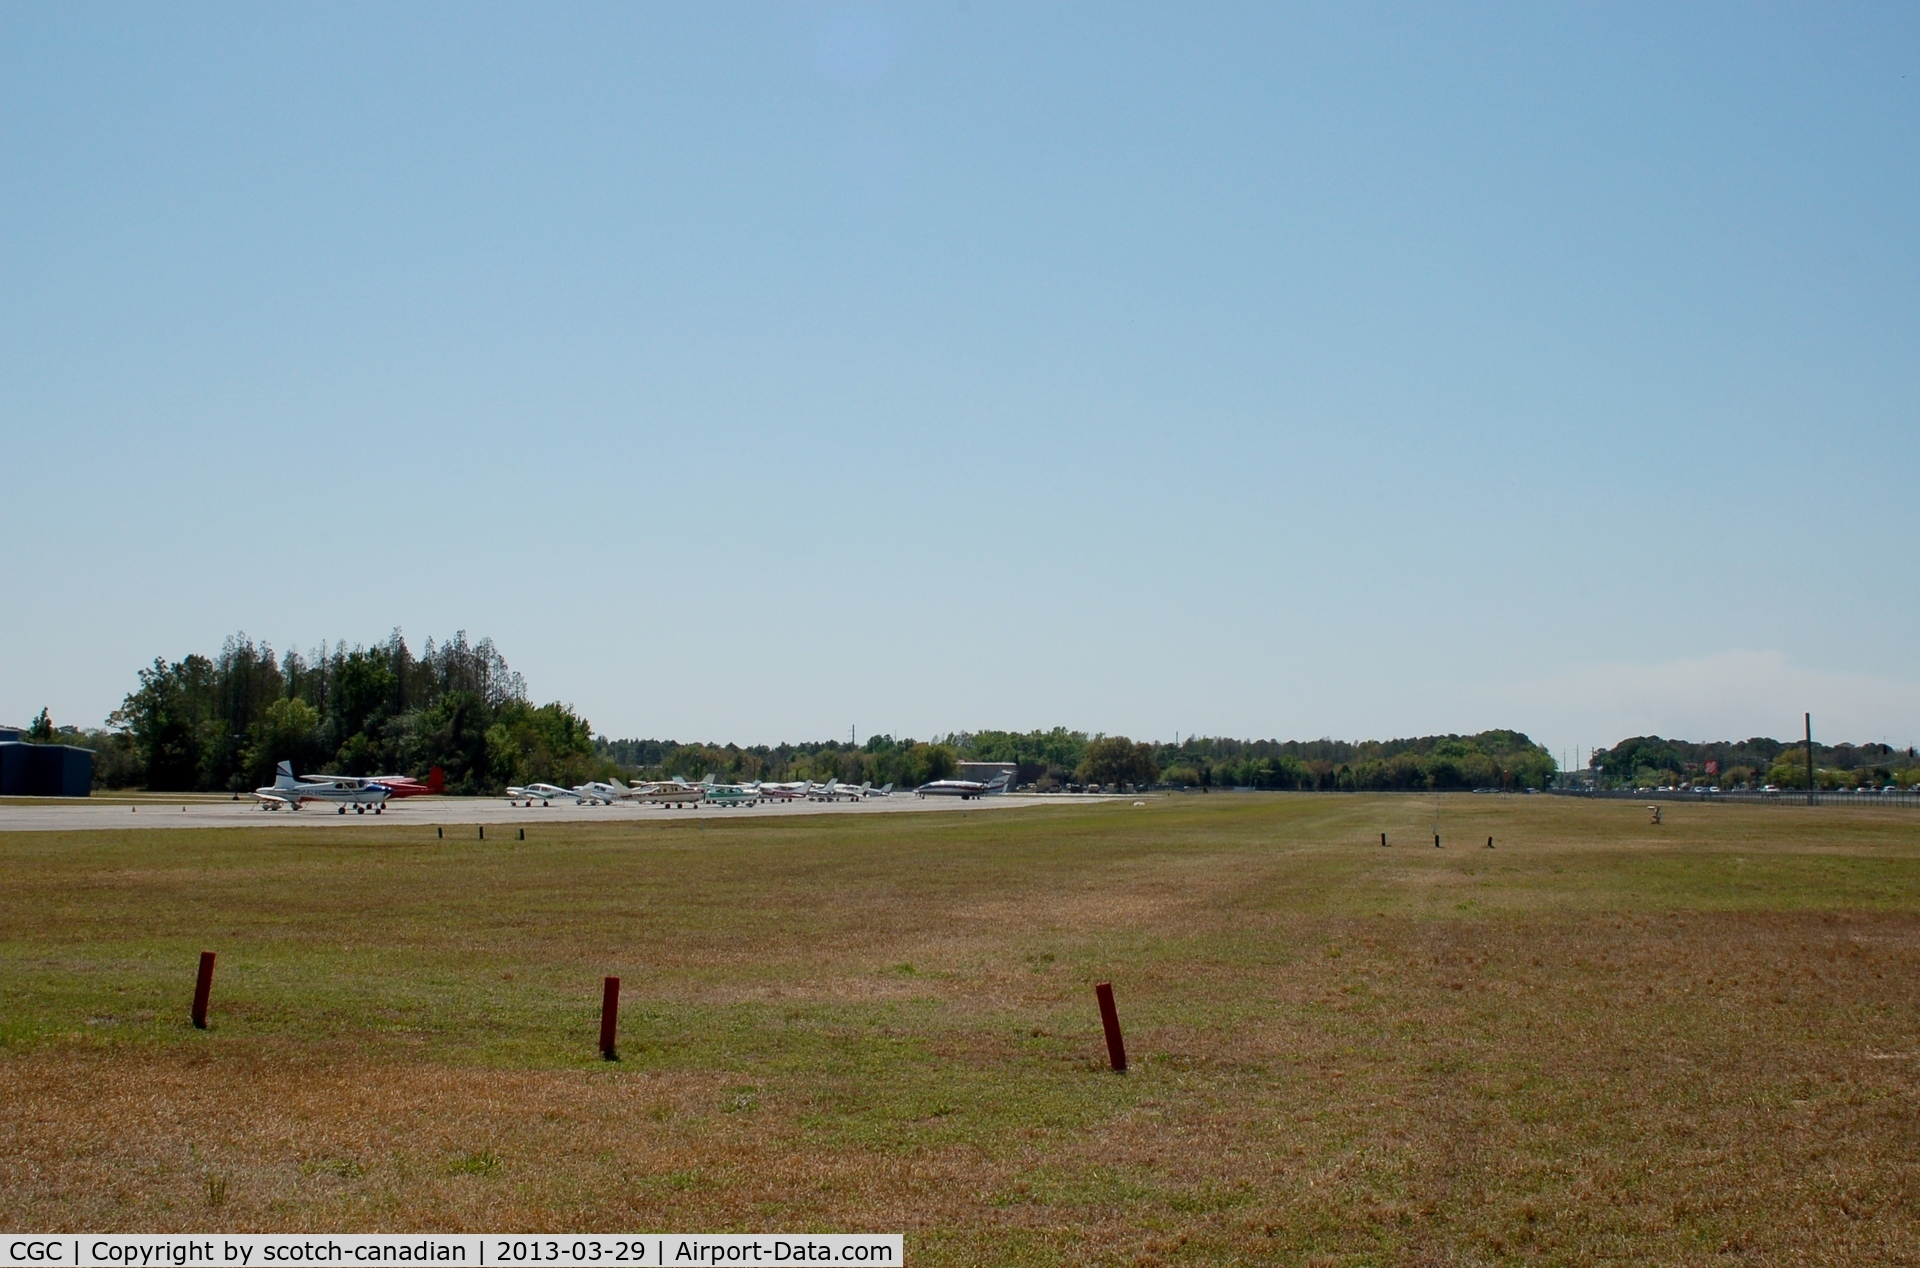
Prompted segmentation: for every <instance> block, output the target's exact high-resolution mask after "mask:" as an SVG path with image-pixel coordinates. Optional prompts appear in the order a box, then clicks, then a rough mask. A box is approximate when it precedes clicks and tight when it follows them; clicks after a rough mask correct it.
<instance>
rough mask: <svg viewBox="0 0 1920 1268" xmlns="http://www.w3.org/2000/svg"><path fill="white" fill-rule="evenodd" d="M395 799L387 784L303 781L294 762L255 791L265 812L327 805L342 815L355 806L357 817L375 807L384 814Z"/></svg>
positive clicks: (354, 780) (344, 778)
mask: <svg viewBox="0 0 1920 1268" xmlns="http://www.w3.org/2000/svg"><path fill="white" fill-rule="evenodd" d="M392 795H393V792H392V790H391V789H389V788H387V786H386V785H384V784H375V783H363V782H361V781H360V780H359V779H357V778H354V777H352V776H347V775H342V776H340V777H338V778H335V777H333V776H330V775H320V776H315V777H310V778H307V779H301V778H299V777H298V776H296V775H295V774H294V773H293V763H292V762H281V763H280V765H279V766H277V767H275V768H274V772H273V783H272V785H271V786H270V787H266V788H256V789H254V790H253V797H254V800H255V801H258V802H259V803H260V808H261V809H262V810H298V809H299V808H300V806H301V803H303V802H308V801H325V802H330V803H332V804H333V805H336V806H338V807H339V808H340V813H341V814H345V813H347V807H348V806H352V807H353V812H354V813H355V814H358V815H363V814H365V813H367V808H368V807H369V806H371V807H373V813H375V814H379V813H381V810H382V808H383V807H384V806H385V805H386V801H387V798H388V797H391V796H392Z"/></svg>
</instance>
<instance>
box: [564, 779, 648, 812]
mask: <svg viewBox="0 0 1920 1268" xmlns="http://www.w3.org/2000/svg"><path fill="white" fill-rule="evenodd" d="M642 788H643V785H640V784H635V785H634V786H633V787H631V788H629V787H627V786H626V785H625V784H623V783H621V782H620V781H619V780H617V779H615V780H610V781H608V782H606V783H601V782H600V781H599V780H597V779H589V780H588V781H587V782H586V783H584V784H577V785H575V786H574V789H573V791H574V795H575V796H577V797H579V798H580V799H581V800H582V801H597V802H599V803H600V804H601V805H603V806H611V805H613V804H614V803H616V802H621V801H632V800H634V799H635V798H637V797H639V795H640V793H641V790H642Z"/></svg>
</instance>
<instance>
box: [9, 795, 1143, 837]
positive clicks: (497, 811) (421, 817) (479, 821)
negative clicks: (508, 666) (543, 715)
mask: <svg viewBox="0 0 1920 1268" xmlns="http://www.w3.org/2000/svg"><path fill="white" fill-rule="evenodd" d="M1130 800H1133V799H1132V798H1128V797H1102V796H1084V795H1077V794H1049V795H1046V796H1021V795H1020V794H1018V793H1010V794H1005V795H1002V796H998V797H980V798H976V799H973V800H968V801H961V800H959V799H958V798H955V797H915V796H914V795H913V794H912V793H906V794H904V795H902V794H896V795H894V796H892V797H873V798H869V799H868V800H866V801H863V802H847V801H793V802H769V803H766V804H764V805H758V806H730V807H724V808H723V807H720V806H701V807H700V808H698V809H689V810H668V809H666V808H665V807H662V806H580V805H573V804H570V803H569V804H565V805H555V806H534V807H531V808H528V807H524V806H514V805H509V804H508V803H507V802H506V801H505V800H503V799H501V798H497V797H408V798H406V799H404V800H400V801H391V802H388V803H387V808H386V811H385V812H384V813H382V814H379V815H373V814H355V813H353V811H351V810H349V811H347V813H346V814H344V815H343V814H338V813H335V811H334V808H333V807H331V806H325V805H319V804H313V805H309V806H307V807H306V808H305V809H304V810H300V811H297V812H290V811H285V810H261V809H259V808H258V807H256V806H255V805H254V803H253V800H252V798H248V799H247V800H246V801H216V800H210V799H207V798H205V797H194V798H189V799H185V800H181V801H164V800H161V799H159V798H156V797H142V798H140V799H139V800H138V801H136V802H128V801H125V800H118V799H116V800H100V801H95V800H92V799H88V800H84V801H79V800H76V801H71V802H50V801H39V800H35V801H26V800H22V801H18V802H14V801H11V800H8V801H0V832H9V831H11V832H86V831H98V830H100V829H105V828H270V827H274V826H276V825H289V824H290V825H304V826H306V827H315V826H318V827H323V828H324V827H327V826H329V825H332V826H334V827H345V826H347V825H349V824H355V825H358V826H360V827H367V826H369V825H372V824H378V825H379V826H381V827H389V826H390V827H405V826H417V827H428V828H431V827H436V826H445V827H452V826H455V825H459V826H463V827H473V826H486V827H492V826H494V825H496V824H498V825H501V826H503V827H508V828H517V827H532V826H534V825H536V824H541V823H616V822H619V823H654V822H662V823H692V822H699V821H703V820H725V821H728V822H731V821H732V820H735V819H751V818H772V817H781V816H791V815H810V814H850V815H871V814H899V813H909V812H914V811H932V810H1013V809H1018V808H1020V807H1024V806H1066V805H1086V804H1088V803H1092V802H1101V801H1130Z"/></svg>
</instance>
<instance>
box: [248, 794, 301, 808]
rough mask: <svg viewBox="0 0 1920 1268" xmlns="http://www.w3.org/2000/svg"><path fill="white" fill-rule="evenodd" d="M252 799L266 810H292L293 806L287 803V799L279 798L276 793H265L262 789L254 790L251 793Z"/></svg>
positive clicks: (291, 803)
mask: <svg viewBox="0 0 1920 1268" xmlns="http://www.w3.org/2000/svg"><path fill="white" fill-rule="evenodd" d="M253 799H254V800H255V801H257V802H259V803H260V804H261V806H263V807H264V808H266V809H268V810H279V809H282V808H285V809H292V808H293V805H294V803H293V802H291V801H289V800H288V799H287V798H285V797H282V796H279V795H278V794H276V793H270V792H267V791H265V790H263V789H255V790H254V793H253Z"/></svg>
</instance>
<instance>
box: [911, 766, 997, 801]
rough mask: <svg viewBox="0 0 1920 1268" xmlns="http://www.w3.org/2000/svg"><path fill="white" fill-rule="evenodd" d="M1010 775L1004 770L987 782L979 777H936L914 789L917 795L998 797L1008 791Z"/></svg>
mask: <svg viewBox="0 0 1920 1268" xmlns="http://www.w3.org/2000/svg"><path fill="white" fill-rule="evenodd" d="M1008 781H1009V776H1008V775H1007V774H1006V773H1005V772H1004V771H1003V772H1001V773H1000V774H998V775H995V776H994V777H993V778H992V779H990V780H988V781H987V782H986V783H984V784H983V783H981V782H980V781H979V780H977V779H936V780H934V781H933V782H932V783H927V784H922V785H920V786H919V787H918V788H916V789H914V790H913V795H914V796H916V797H959V798H960V799H962V800H966V799H968V798H972V797H996V796H998V795H1000V794H1001V793H1003V792H1005V791H1007V783H1008Z"/></svg>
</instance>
